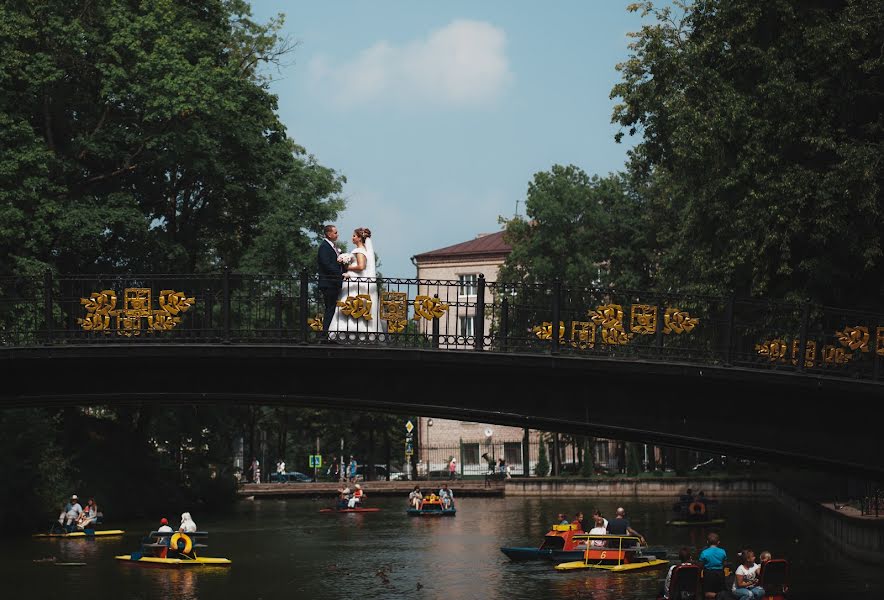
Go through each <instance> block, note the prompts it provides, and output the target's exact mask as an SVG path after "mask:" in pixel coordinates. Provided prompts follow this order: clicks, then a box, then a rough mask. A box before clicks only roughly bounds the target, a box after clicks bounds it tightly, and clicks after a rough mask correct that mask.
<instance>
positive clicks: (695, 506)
mask: <svg viewBox="0 0 884 600" xmlns="http://www.w3.org/2000/svg"><path fill="white" fill-rule="evenodd" d="M688 512H689V513H690V514H692V515H705V514H706V505H705V504H703V503H702V502H691V505H690V506H688Z"/></svg>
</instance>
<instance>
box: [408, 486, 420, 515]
mask: <svg viewBox="0 0 884 600" xmlns="http://www.w3.org/2000/svg"><path fill="white" fill-rule="evenodd" d="M423 499H424V495H423V494H421V488H420V486H417V485H416V486H414V489H413V490H412V491H411V493H410V494H408V503H409V504H410V505H411V508H414V509H416V510H417V509H419V508H420V507H421V502H422V501H423Z"/></svg>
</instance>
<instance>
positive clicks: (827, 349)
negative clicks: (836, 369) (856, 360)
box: [823, 344, 851, 366]
mask: <svg viewBox="0 0 884 600" xmlns="http://www.w3.org/2000/svg"><path fill="white" fill-rule="evenodd" d="M850 359H851V356H850V354H847V352H845V351H844V348H836V347H835V346H833V345H832V344H827V345H825V346H823V362H824V363H825V364H827V365H835V366H839V365H845V364H847V363H849V362H850Z"/></svg>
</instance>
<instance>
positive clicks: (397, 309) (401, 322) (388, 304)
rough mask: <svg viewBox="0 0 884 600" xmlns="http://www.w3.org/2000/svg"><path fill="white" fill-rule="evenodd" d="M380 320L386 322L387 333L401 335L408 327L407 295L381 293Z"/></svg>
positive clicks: (401, 293) (403, 293)
mask: <svg viewBox="0 0 884 600" xmlns="http://www.w3.org/2000/svg"><path fill="white" fill-rule="evenodd" d="M380 318H381V319H383V320H385V321H386V322H387V331H389V332H391V333H402V332H403V331H405V327H406V325H408V294H406V293H405V292H382V293H381V309H380Z"/></svg>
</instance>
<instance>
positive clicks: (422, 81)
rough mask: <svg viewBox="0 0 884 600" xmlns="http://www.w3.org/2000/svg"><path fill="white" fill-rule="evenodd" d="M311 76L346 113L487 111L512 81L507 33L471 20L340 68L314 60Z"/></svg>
mask: <svg viewBox="0 0 884 600" xmlns="http://www.w3.org/2000/svg"><path fill="white" fill-rule="evenodd" d="M309 73H310V76H311V80H312V83H313V85H314V89H315V90H317V91H318V92H319V93H320V94H323V95H327V96H328V97H330V98H331V100H332V101H333V102H334V103H335V104H337V105H338V106H341V107H345V108H346V107H353V106H358V105H363V104H367V103H373V102H379V101H380V102H384V103H386V102H393V103H397V104H402V105H407V106H414V105H435V106H476V105H484V104H489V103H492V102H493V101H494V100H495V99H497V97H498V96H499V95H500V94H501V92H502V91H503V90H504V89H505V88H506V86H507V85H508V84H509V83H510V81H511V80H512V77H513V76H512V72H511V71H510V67H509V60H508V59H507V56H506V34H505V33H504V32H503V30H502V29H499V28H497V27H494V26H493V25H491V24H489V23H485V22H482V21H470V20H457V21H452V22H451V23H449V24H448V25H446V26H445V27H443V28H441V29H437V30H436V31H433V32H431V33H430V34H429V35H428V36H427V37H426V38H424V39H419V40H414V41H411V42H408V43H406V44H404V45H402V46H394V45H392V44H390V43H389V42H386V41H380V42H377V43H376V44H374V45H372V46H371V47H369V48H366V49H365V50H362V51H361V52H359V54H357V55H356V56H354V57H353V58H351V59H350V60H345V61H342V62H340V63H338V64H335V63H333V62H332V61H331V60H330V59H328V58H327V57H325V56H316V57H314V58H313V59H312V60H311V61H310V65H309Z"/></svg>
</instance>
